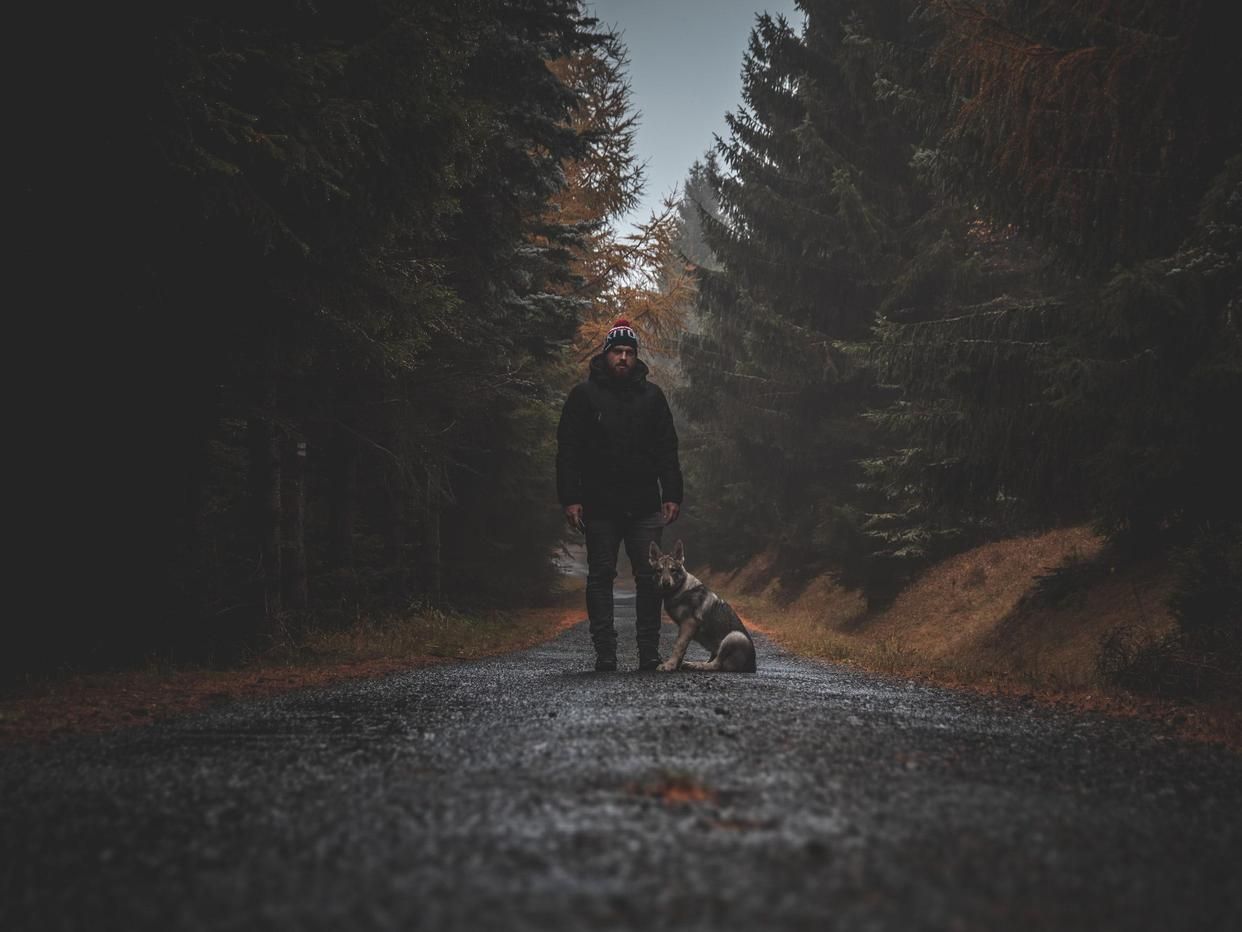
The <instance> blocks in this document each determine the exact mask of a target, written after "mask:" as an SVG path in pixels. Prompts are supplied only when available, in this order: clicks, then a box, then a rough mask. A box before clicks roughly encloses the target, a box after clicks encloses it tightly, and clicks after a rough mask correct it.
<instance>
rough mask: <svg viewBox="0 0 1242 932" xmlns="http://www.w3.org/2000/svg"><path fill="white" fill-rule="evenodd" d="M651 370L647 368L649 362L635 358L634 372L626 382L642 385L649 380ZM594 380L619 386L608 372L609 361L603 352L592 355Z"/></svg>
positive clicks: (591, 376)
mask: <svg viewBox="0 0 1242 932" xmlns="http://www.w3.org/2000/svg"><path fill="white" fill-rule="evenodd" d="M650 371H651V370H650V369H649V368H647V364H646V363H645V362H643V361H642V360H641V359H635V360H634V373H633V375H631V376H630V377H629V379H628V380H627V381H626V382H625V383H624V384H627V385H633V386H635V387H637V386H639V385H642V384H643V383H644V382H646V381H647V373H648V372H650ZM590 378H591V379H592V380H593V381H596V382H599V383H600V384H601V385H611V386H618V385H619V384H622V383H618V382H617V381H616V380H615V379H614V378H613V377H612V376H611V375H610V374H609V372H608V363H607V362H605V360H604V354H603V353H597V354H596V355H594V356H592V357H591V374H590Z"/></svg>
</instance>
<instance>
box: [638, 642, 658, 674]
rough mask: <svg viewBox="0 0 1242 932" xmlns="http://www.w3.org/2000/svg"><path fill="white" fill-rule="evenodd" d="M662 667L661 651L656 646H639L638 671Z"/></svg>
mask: <svg viewBox="0 0 1242 932" xmlns="http://www.w3.org/2000/svg"><path fill="white" fill-rule="evenodd" d="M659 665H660V651H659V648H658V647H657V646H656V645H655V644H639V645H638V669H640V670H654V669H655V668H656V667H658V666H659Z"/></svg>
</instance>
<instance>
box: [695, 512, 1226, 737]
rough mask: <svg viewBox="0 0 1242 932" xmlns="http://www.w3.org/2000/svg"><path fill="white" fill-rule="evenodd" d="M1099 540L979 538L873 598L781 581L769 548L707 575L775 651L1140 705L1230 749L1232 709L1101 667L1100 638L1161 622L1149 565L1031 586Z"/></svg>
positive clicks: (1164, 624) (1107, 707)
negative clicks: (1131, 683)
mask: <svg viewBox="0 0 1242 932" xmlns="http://www.w3.org/2000/svg"><path fill="white" fill-rule="evenodd" d="M1101 548H1102V541H1101V540H1100V539H1099V538H1098V537H1096V536H1095V535H1094V534H1092V533H1091V532H1090V530H1089V529H1087V528H1082V527H1079V528H1064V529H1059V530H1055V531H1051V532H1048V533H1045V534H1040V535H1033V536H1030V537H1024V538H1016V539H1012V540H1006V541H999V542H996V543H992V544H987V545H985V546H982V547H978V548H975V549H974V550H970V551H967V552H965V553H962V554H959V555H957V556H955V557H953V558H951V559H949V560H946V561H944V562H943V563H940V564H938V565H936V566H934V567H932V568H931V569H929V570H928V571H927V572H926V573H925V574H924V575H923V576H922V577H921V578H920V579H918V580H917V581H915V583H914V584H912V585H911V586H909V587H908V588H907V589H906V590H904V591H903V592H902V593H901V595H900V596H899V597H898V598H897V599H896V600H895V602H894V603H893V604H892V605H891V606H890V607H889V608H887V609H886V610H883V611H879V612H870V613H869V612H868V611H867V608H866V604H865V602H864V601H863V599H862V597H861V596H860V595H859V594H858V593H857V592H856V591H850V590H846V589H844V588H842V587H841V586H839V585H837V583H836V582H835V581H834V580H833V579H832V578H831V577H829V576H824V577H819V578H816V579H813V580H811V581H810V582H809V583H807V584H805V585H802V586H800V587H799V588H797V589H791V588H789V587H787V586H786V585H784V584H783V583H782V582H781V581H780V579H779V578H777V576H776V573H775V567H774V565H773V560H772V557H771V556H770V555H761V556H759V557H756V558H755V559H754V560H752V561H751V562H750V563H748V564H747V565H746V566H745V567H743V568H741V569H740V570H737V571H735V572H732V573H709V574H707V579H708V581H709V582H710V584H711V585H712V586H713V587H714V588H716V589H717V590H718V591H719V592H721V594H723V595H724V596H725V597H726V598H727V599H729V601H730V602H731V603H733V604H734V605H735V607H737V609H738V611H739V612H740V614H741V615H742V616H743V618H745V620H746V623H747V624H748V625H750V626H753V627H754V628H755V629H756V630H758V631H760V632H762V633H764V634H766V635H768V636H769V637H770V638H771V639H772V640H774V641H775V642H776V643H777V644H779V645H780V646H782V647H784V648H785V649H787V650H790V651H793V652H794V653H797V654H800V655H802V656H806V657H812V658H816V659H820V660H825V661H829V662H833V663H841V664H847V665H851V666H855V667H857V668H859V669H864V670H867V671H870V672H875V673H882V674H890V675H894V676H901V677H904V678H906V679H914V680H918V681H921V682H926V683H933V684H936V685H940V686H948V687H952V688H959V689H968V690H972V691H975V692H981V693H987V694H993V695H1006V696H1013V697H1019V698H1023V699H1026V700H1030V701H1036V702H1040V703H1045V704H1054V705H1059V706H1064V707H1069V708H1073V709H1075V710H1078V711H1084V712H1086V711H1091V712H1100V713H1104V714H1108V715H1116V716H1127V717H1141V718H1145V719H1149V720H1151V721H1155V722H1158V723H1159V724H1160V725H1161V727H1162V729H1164V730H1166V731H1167V732H1168V733H1170V734H1174V735H1176V736H1177V737H1180V738H1184V739H1187V740H1195V741H1204V742H1210V743H1217V744H1224V745H1228V746H1230V747H1233V748H1235V749H1242V709H1239V708H1237V707H1236V706H1227V705H1220V704H1207V703H1197V702H1192V701H1178V700H1169V699H1155V698H1146V697H1143V696H1139V695H1136V694H1134V693H1131V692H1127V691H1125V690H1123V689H1120V688H1119V687H1116V686H1114V685H1113V684H1111V683H1109V682H1108V681H1107V680H1106V679H1105V677H1104V676H1103V675H1102V674H1101V672H1100V666H1101V663H1100V661H1101V652H1102V650H1104V649H1105V648H1104V645H1105V643H1106V642H1107V641H1108V639H1109V637H1110V636H1113V635H1115V634H1116V633H1117V632H1119V631H1120V632H1124V634H1125V636H1126V638H1127V639H1128V640H1129V641H1130V642H1131V643H1143V642H1151V641H1155V640H1158V639H1159V638H1160V637H1161V636H1163V635H1164V634H1165V633H1167V632H1168V631H1170V630H1171V629H1172V628H1173V627H1174V621H1173V618H1172V616H1171V615H1170V614H1169V611H1168V609H1167V607H1166V605H1165V602H1166V600H1167V598H1168V594H1169V592H1170V589H1171V586H1172V578H1171V574H1170V573H1169V572H1168V570H1167V567H1165V566H1163V565H1158V564H1150V565H1141V566H1134V567H1127V568H1120V567H1119V568H1117V569H1116V570H1115V571H1113V572H1108V573H1105V574H1103V575H1102V576H1101V578H1099V579H1096V580H1094V581H1093V582H1091V583H1090V584H1089V585H1086V586H1082V587H1077V588H1075V590H1074V591H1073V592H1072V593H1069V594H1067V595H1065V596H1064V597H1062V598H1059V599H1054V600H1049V599H1047V598H1039V597H1037V596H1036V591H1035V587H1036V582H1037V580H1038V577H1040V576H1041V575H1043V574H1047V573H1049V572H1050V571H1051V570H1053V569H1054V568H1056V567H1058V566H1062V565H1064V564H1065V563H1066V562H1067V561H1069V562H1071V563H1073V562H1075V561H1079V562H1085V561H1089V560H1091V559H1093V558H1095V557H1096V556H1098V555H1099V554H1100V552H1101Z"/></svg>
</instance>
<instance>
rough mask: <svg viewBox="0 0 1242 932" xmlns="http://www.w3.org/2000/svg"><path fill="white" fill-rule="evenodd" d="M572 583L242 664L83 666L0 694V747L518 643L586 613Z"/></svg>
mask: <svg viewBox="0 0 1242 932" xmlns="http://www.w3.org/2000/svg"><path fill="white" fill-rule="evenodd" d="M581 603H582V595H581V592H580V591H577V590H575V589H574V588H573V587H572V586H571V587H569V588H567V590H566V591H565V592H563V593H561V594H559V595H558V597H557V599H556V600H555V601H554V602H553V603H552V604H550V605H548V606H543V607H540V608H532V609H526V610H522V611H512V612H495V613H490V614H445V613H440V612H426V613H421V614H416V615H410V616H407V617H389V618H376V619H369V620H367V621H363V622H359V623H358V624H356V625H354V626H352V627H350V628H347V629H344V630H341V631H334V632H320V633H315V634H312V635H309V636H307V637H305V638H304V639H299V641H298V643H297V644H296V646H294V645H290V644H283V645H276V646H273V648H272V649H271V650H270V651H268V652H266V653H264V654H262V655H260V656H258V657H256V658H254V659H253V660H252V661H251V662H249V663H247V664H246V665H245V666H244V667H242V668H240V669H236V670H210V669H199V668H190V669H184V668H183V669H169V668H163V669H161V668H156V667H151V668H147V669H139V670H128V671H117V672H109V673H78V674H69V675H64V676H60V677H54V678H48V679H45V680H42V681H40V682H37V683H32V684H30V685H29V686H28V687H26V688H25V689H23V690H21V691H20V692H19V693H18V694H17V695H14V696H9V697H4V698H0V746H2V745H5V744H12V743H15V742H41V741H47V740H50V739H53V738H58V737H63V736H69V735H82V734H97V733H102V732H108V731H112V730H115V729H117V728H126V727H132V726H135V725H145V724H149V723H151V722H156V721H163V720H166V719H170V718H175V717H177V716H181V715H186V714H189V713H192V712H197V711H200V710H202V709H204V708H207V707H209V706H211V705H213V704H215V703H220V702H228V701H232V700H236V699H253V698H259V697H264V696H272V695H277V694H279V693H285V692H290V691H292V690H297V689H306V688H308V687H314V686H325V685H328V684H331V683H338V682H341V681H343V680H353V679H363V678H367V677H375V676H383V675H385V674H389V673H395V672H398V671H402V670H411V669H416V668H418V667H426V666H431V665H435V664H442V663H449V662H452V661H455V660H473V659H477V658H481V657H488V656H494V655H497V654H504V653H509V652H511V651H515V650H521V649H524V648H527V647H531V646H533V645H535V644H539V643H542V642H543V641H546V640H549V639H551V638H553V637H555V636H556V635H558V634H560V633H561V632H562V631H564V630H565V629H566V628H569V627H571V626H572V625H574V624H575V623H577V622H578V621H580V620H581V619H582V617H583V609H582V604H581Z"/></svg>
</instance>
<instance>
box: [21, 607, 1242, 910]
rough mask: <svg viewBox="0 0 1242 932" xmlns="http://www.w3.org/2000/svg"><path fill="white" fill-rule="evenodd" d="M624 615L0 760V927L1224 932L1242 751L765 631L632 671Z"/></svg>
mask: <svg viewBox="0 0 1242 932" xmlns="http://www.w3.org/2000/svg"><path fill="white" fill-rule="evenodd" d="M619 613H620V614H621V615H622V616H625V615H627V613H628V617H629V618H630V619H631V620H630V621H628V622H626V621H623V622H622V623H621V625H620V628H621V632H622V635H621V642H622V647H623V652H622V656H621V661H622V670H621V672H618V673H614V674H596V673H593V672H587V671H588V669H589V667H590V666H591V661H592V655H591V650H590V643H589V640H588V638H587V634H586V631H585V625H579V626H578V627H576V628H574V629H573V630H571V631H569V632H567V633H566V634H564V635H563V636H561V637H559V638H557V639H556V640H554V641H552V642H550V643H548V644H545V645H543V646H540V647H537V648H534V649H532V650H528V651H525V652H522V653H518V654H514V655H510V656H506V657H502V658H497V659H492V660H487V661H483V662H474V663H467V664H461V665H453V666H442V667H433V668H427V669H420V670H415V671H412V672H409V673H406V674H400V675H394V676H389V677H387V678H384V679H377V680H369V681H362V682H354V683H348V684H343V685H338V686H335V687H332V688H328V689H320V690H314V691H307V692H304V693H298V694H287V695H284V696H281V697H277V698H273V699H270V700H266V701H249V702H238V703H235V704H229V705H225V706H222V707H219V708H216V709H214V710H212V711H211V712H209V713H204V714H202V715H198V716H195V717H190V718H184V719H180V720H177V721H173V722H170V723H164V724H161V725H156V726H151V727H145V728H141V729H134V730H130V731H124V732H119V733H115V734H112V735H108V736H102V737H83V738H75V739H68V740H62V741H60V742H57V743H55V744H52V745H49V746H43V747H16V748H8V749H5V750H3V751H0V807H2V816H0V928H2V929H4V930H7V932H19V930H36V929H37V930H56V929H90V930H100V929H124V930H138V929H159V930H172V929H195V930H197V929H238V930H242V929H245V930H250V929H274V930H283V929H311V930H318V929H323V930H334V932H336V930H355V929H358V930H371V929H374V930H413V929H506V930H509V929H515V930H522V929H532V930H534V929H539V930H549V929H596V928H598V929H816V930H823V929H841V930H872V929H874V930H889V929H891V930H902V932H906V930H918V929H929V930H930V929H945V930H972V929H980V930H984V929H987V930H993V929H1006V930H1008V929H1056V930H1069V929H1084V930H1085V929H1090V930H1101V929H1119V930H1120V929H1125V930H1134V929H1161V930H1166V929H1213V930H1216V929H1220V930H1225V929H1231V928H1232V929H1238V928H1242V757H1239V756H1238V755H1235V754H1232V753H1230V752H1226V751H1222V750H1216V749H1211V748H1206V747H1201V746H1192V745H1184V744H1179V743H1177V742H1174V741H1171V740H1166V739H1164V738H1162V737H1161V736H1160V735H1159V734H1157V733H1156V732H1155V730H1154V728H1155V726H1152V725H1147V724H1143V723H1136V722H1119V721H1112V720H1106V719H1102V718H1079V717H1072V716H1068V715H1066V714H1062V713H1053V712H1049V711H1047V710H1041V709H1039V708H1036V707H1034V706H1031V705H1023V704H1021V703H1018V702H1012V701H1001V700H993V699H987V698H981V697H978V696H973V695H968V694H963V693H956V692H949V691H943V690H938V689H932V688H928V687H924V686H918V685H913V684H910V683H907V682H904V681H900V680H886V679H882V678H876V677H872V676H866V675H861V674H858V673H854V672H849V671H845V670H842V669H839V668H833V667H828V666H823V665H819V664H816V663H812V662H808V661H803V660H799V659H797V658H795V657H792V656H790V655H788V654H785V653H782V652H781V651H779V650H778V649H776V648H775V647H774V646H773V645H772V644H771V643H769V642H767V641H765V640H763V639H762V638H759V639H757V640H758V644H759V665H760V669H759V672H758V673H757V674H753V675H748V674H732V675H728V674H709V675H704V674H697V675H696V674H659V673H636V672H633V671H634V668H635V657H634V654H633V646H632V644H633V623H632V617H633V615H632V599H624V598H623V599H622V601H621V602H620V603H619ZM671 640H672V628H671V626H669V625H665V644H664V650H665V653H666V654H667V651H668V646H669V644H670V643H671ZM625 648H628V653H626V652H625Z"/></svg>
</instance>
